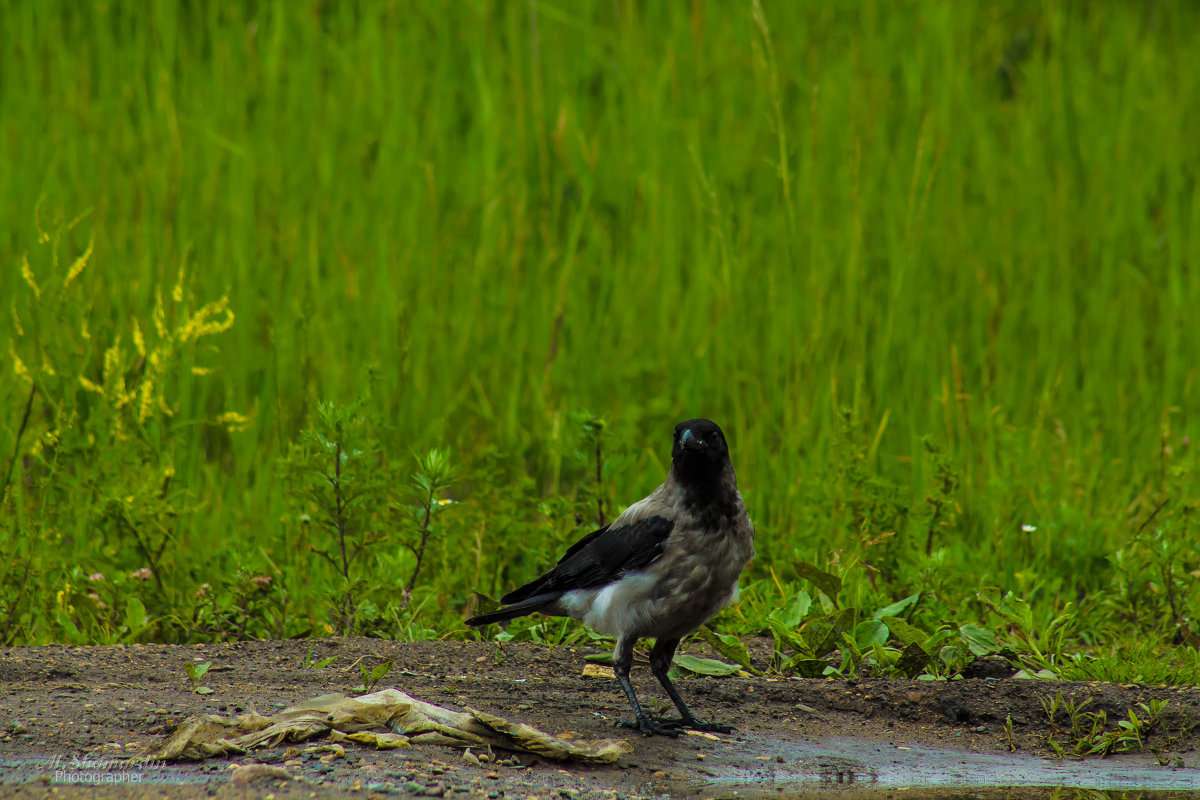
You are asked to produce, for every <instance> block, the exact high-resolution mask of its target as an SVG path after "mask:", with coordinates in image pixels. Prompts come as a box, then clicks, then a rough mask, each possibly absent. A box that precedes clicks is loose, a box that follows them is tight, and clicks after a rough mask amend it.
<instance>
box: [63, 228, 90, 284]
mask: <svg viewBox="0 0 1200 800" xmlns="http://www.w3.org/2000/svg"><path fill="white" fill-rule="evenodd" d="M95 243H96V235H95V234H92V238H90V239H88V246H87V250H84V251H83V255H81V256H80V257H79V258H77V259H75V261H74V263H72V264H71V268H70V269H69V270H67V279H66V280H65V281H63V288H64V289H65V288H66V287H68V286H70V285H71V281H73V280H75V279H76V278H78V277H79V273H81V272H83V268H84V267H86V266H87V262H88V259H89V258H91V257H92V245H94V244H95Z"/></svg>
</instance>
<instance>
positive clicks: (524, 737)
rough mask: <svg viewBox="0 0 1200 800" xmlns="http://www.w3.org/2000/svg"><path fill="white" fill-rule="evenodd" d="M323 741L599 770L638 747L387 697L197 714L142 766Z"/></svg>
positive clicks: (388, 693) (390, 693) (395, 692)
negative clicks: (458, 751) (269, 712)
mask: <svg viewBox="0 0 1200 800" xmlns="http://www.w3.org/2000/svg"><path fill="white" fill-rule="evenodd" d="M323 736H333V737H334V738H337V739H341V738H349V739H352V740H356V741H362V742H367V743H371V744H374V745H375V746H377V747H405V746H409V745H410V744H443V745H451V746H453V747H481V748H488V747H492V748H499V749H503V750H513V751H516V752H524V753H535V754H537V755H539V756H542V757H543V758H548V759H552V760H555V761H582V762H588V763H593V764H611V763H613V762H614V761H616V760H617V759H618V758H620V757H621V756H623V755H625V754H627V753H631V752H633V746H632V745H631V744H630V743H629V742H627V741H625V740H614V739H596V740H568V739H560V738H558V737H556V736H551V735H550V734H548V733H545V732H544V731H540V730H538V729H537V728H534V727H531V726H529V725H524V724H522V723H518V722H509V721H508V720H506V719H503V718H501V717H494V716H492V715H491V714H485V713H484V712H482V711H476V710H475V709H473V708H468V709H467V710H466V711H465V712H464V711H452V710H451V709H448V708H442V707H441V706H435V705H433V704H431V703H425V702H422V701H421V700H417V699H416V698H414V697H410V696H409V695H407V694H405V693H404V692H402V691H400V690H399V689H383V690H381V691H378V692H372V693H371V694H367V695H363V696H361V697H346V696H345V695H340V694H327V695H322V696H320V697H314V698H313V699H312V700H308V701H306V702H304V703H301V704H300V705H298V706H295V707H293V708H289V709H286V710H284V711H281V712H279V713H278V714H275V715H274V716H270V717H264V716H263V715H261V714H258V713H257V712H253V711H252V712H251V713H249V714H242V715H241V716H239V717H221V716H217V715H216V714H197V715H195V716H192V717H189V718H188V719H186V720H184V722H183V723H182V724H181V725H180V726H179V727H178V728H177V729H176V730H175V732H174V733H172V734H170V735H169V736H168V737H167V738H165V739H164V740H163V741H162V742H160V743H159V745H158V746H157V747H154V748H152V749H151V750H150V751H149V752H147V753H144V754H142V755H141V756H139V760H143V761H200V760H202V759H205V758H211V757H213V756H221V755H227V754H242V753H245V752H246V751H248V750H251V749H253V748H255V747H260V746H264V745H265V746H268V747H274V746H276V745H278V744H281V743H282V742H303V741H308V740H310V739H315V738H318V737H323Z"/></svg>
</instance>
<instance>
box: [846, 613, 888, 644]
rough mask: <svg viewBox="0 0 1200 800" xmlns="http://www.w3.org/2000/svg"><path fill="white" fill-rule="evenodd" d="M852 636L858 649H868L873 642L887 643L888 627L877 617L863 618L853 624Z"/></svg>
mask: <svg viewBox="0 0 1200 800" xmlns="http://www.w3.org/2000/svg"><path fill="white" fill-rule="evenodd" d="M853 637H854V643H855V645H857V646H858V649H859V651H863V650H870V649H871V645H873V644H887V640H888V627H887V625H884V624H883V623H882V622H880V621H879V620H877V619H868V620H864V621H862V622H860V623H858V624H857V625H855V626H854V632H853Z"/></svg>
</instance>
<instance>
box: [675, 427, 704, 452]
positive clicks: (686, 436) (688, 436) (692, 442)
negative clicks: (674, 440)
mask: <svg viewBox="0 0 1200 800" xmlns="http://www.w3.org/2000/svg"><path fill="white" fill-rule="evenodd" d="M679 443H680V444H681V445H683V446H684V447H686V448H687V449H688V450H699V449H701V448H702V447H704V442H702V441H701V440H699V439H697V438H696V435H695V434H694V433H692V429H691V428H688V429H687V430H686V431H684V432H683V436H681V437H679Z"/></svg>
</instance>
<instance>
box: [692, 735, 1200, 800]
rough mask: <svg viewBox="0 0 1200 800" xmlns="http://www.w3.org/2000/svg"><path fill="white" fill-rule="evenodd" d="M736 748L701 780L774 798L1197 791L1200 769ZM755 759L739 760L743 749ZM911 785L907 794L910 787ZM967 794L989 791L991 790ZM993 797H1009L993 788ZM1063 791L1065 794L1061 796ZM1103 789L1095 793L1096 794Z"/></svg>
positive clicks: (857, 747) (952, 754)
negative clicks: (1026, 790) (830, 794)
mask: <svg viewBox="0 0 1200 800" xmlns="http://www.w3.org/2000/svg"><path fill="white" fill-rule="evenodd" d="M746 738H747V741H746V742H744V743H739V744H738V745H737V746H736V747H732V748H730V749H727V750H721V751H718V752H715V753H712V754H711V755H709V757H708V760H707V761H706V769H705V770H704V772H705V774H706V775H708V777H709V779H710V783H709V784H708V786H709V787H711V788H712V789H719V790H720V795H719V796H723V797H729V796H733V795H731V793H734V794H736V796H739V797H747V796H758V797H762V796H764V795H767V794H769V795H771V796H773V797H781V796H787V795H796V796H798V797H803V796H804V795H805V794H806V793H809V794H811V793H812V792H816V791H820V792H822V793H828V792H829V791H830V790H831V789H835V790H837V789H840V790H843V791H845V790H850V791H848V792H846V793H845V794H843V791H839V792H838V796H839V797H843V798H847V800H848V797H849V794H850V793H856V794H857V793H860V792H863V791H864V790H865V791H868V792H870V793H871V794H874V793H875V792H876V791H883V790H886V791H888V794H890V795H892V796H895V793H894V790H897V789H905V790H907V791H906V792H905V794H904V795H903V796H904V797H918V796H939V797H945V796H951V795H952V794H953V795H956V796H963V794H962V792H954V791H953V790H963V789H989V788H995V789H1013V788H1022V787H1024V788H1029V789H1034V788H1055V787H1066V788H1068V789H1079V790H1085V791H1084V796H1092V795H1088V794H1087V793H1088V792H1089V791H1090V792H1110V791H1115V792H1121V793H1131V794H1136V795H1137V796H1141V797H1149V795H1146V794H1143V793H1145V792H1168V793H1169V794H1166V795H1163V796H1164V797H1169V798H1179V797H1180V795H1179V794H1178V792H1190V793H1195V794H1196V796H1200V769H1189V768H1172V767H1158V766H1154V765H1153V761H1152V760H1150V759H1151V757H1150V756H1149V755H1147V756H1146V762H1148V763H1149V766H1145V765H1143V764H1144V763H1145V762H1140V763H1138V764H1132V763H1129V762H1128V761H1127V760H1124V761H1121V760H1113V759H1088V760H1087V761H1049V760H1046V759H1041V758H1034V757H1032V756H1027V755H1020V754H1016V753H1013V754H995V753H970V752H963V751H960V750H942V749H937V748H930V747H923V746H920V745H892V744H886V743H881V742H869V741H864V740H861V739H849V738H846V739H841V738H833V739H825V740H823V741H821V742H796V741H787V740H779V739H773V738H770V737H760V736H753V735H751V736H747V737H746ZM748 752H751V753H754V754H755V760H753V761H750V762H747V753H748ZM910 792H911V794H910ZM971 796H985V797H986V796H997V795H994V794H990V795H989V794H986V793H985V794H983V795H977V794H972V795H971ZM999 796H1013V795H1012V794H1008V793H1005V794H1001V795H999ZM1065 796H1066V797H1071V796H1072V795H1071V794H1070V793H1067V794H1066V795H1065ZM1101 796H1103V795H1101Z"/></svg>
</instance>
